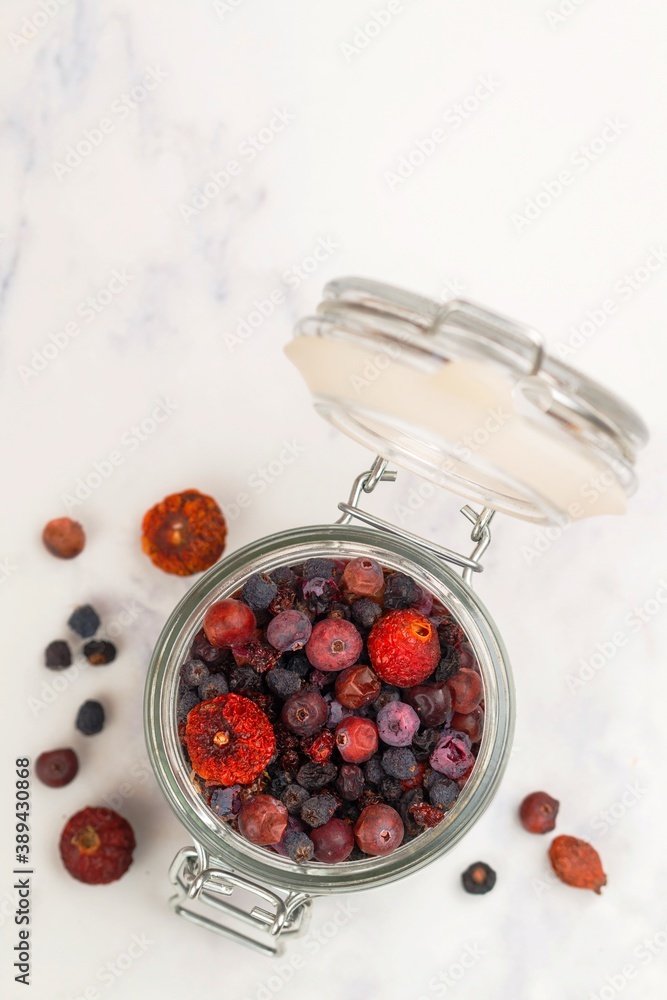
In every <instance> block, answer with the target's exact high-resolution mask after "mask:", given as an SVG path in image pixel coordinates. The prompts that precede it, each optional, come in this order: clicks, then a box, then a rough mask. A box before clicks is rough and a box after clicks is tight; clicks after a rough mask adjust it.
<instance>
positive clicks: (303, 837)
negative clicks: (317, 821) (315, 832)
mask: <svg viewBox="0 0 667 1000" xmlns="http://www.w3.org/2000/svg"><path fill="white" fill-rule="evenodd" d="M283 844H284V845H285V850H286V851H287V854H288V856H289V857H290V858H291V859H292V861H296V862H297V864H303V863H304V861H310V860H311V858H312V857H313V855H314V853H315V845H314V844H313V842H312V840H311V839H310V837H309V836H308V834H307V833H303V831H301V830H294V831H293V832H292V833H286V834H285V838H284V840H283Z"/></svg>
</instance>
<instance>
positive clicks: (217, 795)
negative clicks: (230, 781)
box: [209, 785, 242, 819]
mask: <svg viewBox="0 0 667 1000" xmlns="http://www.w3.org/2000/svg"><path fill="white" fill-rule="evenodd" d="M241 804H242V802H241V786H240V785H230V786H229V788H216V789H215V790H214V792H213V794H212V795H211V800H210V802H209V805H210V806H211V809H212V810H213V812H214V813H217V814H218V816H220V817H221V818H222V819H231V818H233V817H234V816H236V815H237V814H238V813H239V812H240V810H241Z"/></svg>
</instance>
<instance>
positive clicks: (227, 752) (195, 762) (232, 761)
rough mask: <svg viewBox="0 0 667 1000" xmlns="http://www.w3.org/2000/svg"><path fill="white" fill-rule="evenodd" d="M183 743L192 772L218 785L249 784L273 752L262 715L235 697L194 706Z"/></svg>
mask: <svg viewBox="0 0 667 1000" xmlns="http://www.w3.org/2000/svg"><path fill="white" fill-rule="evenodd" d="M185 742H186V746H187V748H188V754H189V755H190V761H191V762H192V766H193V768H194V770H195V772H196V773H197V774H198V775H200V776H201V777H202V778H206V780H207V781H214V782H216V783H217V784H220V785H236V784H239V785H248V784H250V782H251V781H253V780H254V779H255V778H256V777H257V776H258V775H259V774H261V772H262V771H263V770H264V768H265V767H266V765H267V764H268V763H269V761H270V760H271V757H272V756H273V753H274V751H275V748H276V737H275V733H274V731H273V726H272V725H271V723H270V722H269V720H268V718H267V717H266V715H265V714H264V712H262V711H261V709H259V708H258V707H257V705H255V704H253V702H252V701H250V700H249V699H248V698H244V697H243V696H242V695H237V694H228V695H220V697H218V698H213V700H212V701H203V702H201V703H200V704H199V705H196V706H195V707H194V708H193V709H192V710H191V711H190V714H189V715H188V720H187V725H186V729H185ZM278 839H280V838H278Z"/></svg>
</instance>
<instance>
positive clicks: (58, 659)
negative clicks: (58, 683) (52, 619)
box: [44, 639, 72, 670]
mask: <svg viewBox="0 0 667 1000" xmlns="http://www.w3.org/2000/svg"><path fill="white" fill-rule="evenodd" d="M44 662H45V664H46V666H47V667H48V668H49V670H63V669H64V668H65V667H70V666H71V665H72V650H71V649H70V648H69V644H68V643H66V642H65V640H64V639H56V640H55V641H54V642H50V643H49V644H48V646H47V647H46V650H45V651H44Z"/></svg>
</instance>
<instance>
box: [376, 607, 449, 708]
mask: <svg viewBox="0 0 667 1000" xmlns="http://www.w3.org/2000/svg"><path fill="white" fill-rule="evenodd" d="M368 653H369V655H370V658H371V664H372V666H373V669H374V670H375V673H376V674H377V675H378V677H379V678H380V680H382V681H385V682H386V683H387V684H395V685H397V686H398V687H403V688H408V687H413V686H414V685H415V684H420V683H421V682H422V681H425V680H426V678H427V677H428V676H429V675H430V674H432V673H433V671H434V670H435V668H436V667H437V665H438V662H439V660H440V644H439V642H438V636H437V633H436V631H435V629H434V628H433V626H432V625H431V623H430V621H429V620H428V618H424V616H423V615H420V614H418V613H417V612H416V611H413V610H411V609H409V608H408V609H405V610H399V611H391V612H390V613H389V614H388V615H385V617H384V618H381V619H380V620H379V622H377V624H375V625H374V626H373V629H372V631H371V634H370V635H369V637H368Z"/></svg>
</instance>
